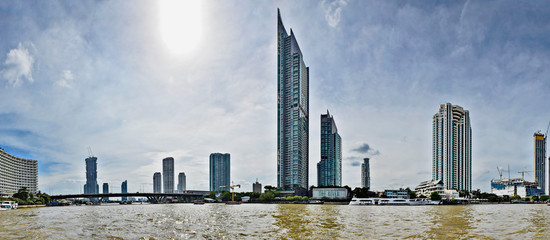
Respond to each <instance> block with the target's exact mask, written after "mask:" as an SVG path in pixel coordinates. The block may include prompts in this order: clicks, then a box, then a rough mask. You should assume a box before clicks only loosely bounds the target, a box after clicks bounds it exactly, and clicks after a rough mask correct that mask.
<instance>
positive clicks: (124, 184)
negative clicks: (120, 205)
mask: <svg viewBox="0 0 550 240" xmlns="http://www.w3.org/2000/svg"><path fill="white" fill-rule="evenodd" d="M120 192H121V193H128V180H124V182H122V184H121V185H120ZM126 200H127V197H122V201H126Z"/></svg>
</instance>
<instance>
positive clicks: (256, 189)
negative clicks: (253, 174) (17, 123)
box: [252, 178, 262, 193]
mask: <svg viewBox="0 0 550 240" xmlns="http://www.w3.org/2000/svg"><path fill="white" fill-rule="evenodd" d="M252 192H256V193H262V184H261V183H259V182H258V179H257V178H256V182H255V183H252Z"/></svg>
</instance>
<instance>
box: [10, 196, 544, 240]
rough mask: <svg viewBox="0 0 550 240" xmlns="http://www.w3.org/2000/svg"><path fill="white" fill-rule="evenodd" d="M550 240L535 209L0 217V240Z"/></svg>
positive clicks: (170, 210) (213, 209)
mask: <svg viewBox="0 0 550 240" xmlns="http://www.w3.org/2000/svg"><path fill="white" fill-rule="evenodd" d="M195 238H196V239H222V238H225V239H247V238H248V239H404V238H408V239H550V207H549V206H546V205H543V204H538V205H530V204H514V205H510V204H506V205H465V206H348V205H326V204H325V205H302V204H242V205H224V204H206V205H192V204H158V205H151V204H143V205H138V204H134V205H101V206H67V207H43V208H34V209H17V210H11V211H1V212H0V239H195Z"/></svg>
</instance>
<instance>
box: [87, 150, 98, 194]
mask: <svg viewBox="0 0 550 240" xmlns="http://www.w3.org/2000/svg"><path fill="white" fill-rule="evenodd" d="M94 193H99V185H98V184H97V158H96V157H93V156H90V157H88V158H86V184H84V194H94Z"/></svg>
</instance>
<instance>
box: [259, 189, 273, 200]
mask: <svg viewBox="0 0 550 240" xmlns="http://www.w3.org/2000/svg"><path fill="white" fill-rule="evenodd" d="M273 198H275V194H274V193H273V192H272V191H268V192H265V193H262V194H260V201H264V202H270V201H271V200H273Z"/></svg>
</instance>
